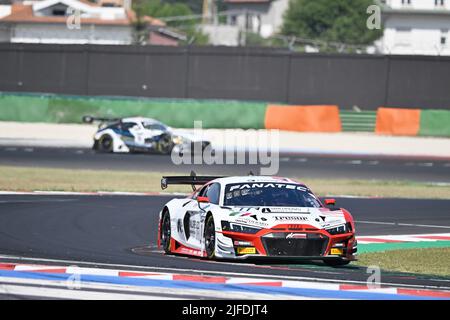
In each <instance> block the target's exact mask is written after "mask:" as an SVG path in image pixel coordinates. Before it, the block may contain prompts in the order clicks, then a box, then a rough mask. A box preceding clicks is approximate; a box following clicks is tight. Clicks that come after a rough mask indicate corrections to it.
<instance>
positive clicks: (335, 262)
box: [323, 258, 350, 267]
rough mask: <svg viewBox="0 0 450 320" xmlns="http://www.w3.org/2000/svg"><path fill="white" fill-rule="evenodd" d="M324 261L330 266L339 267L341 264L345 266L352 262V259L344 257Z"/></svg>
mask: <svg viewBox="0 0 450 320" xmlns="http://www.w3.org/2000/svg"><path fill="white" fill-rule="evenodd" d="M323 262H324V263H325V264H326V265H327V266H330V267H339V266H345V265H347V264H349V263H350V260H344V259H339V258H336V259H330V260H323Z"/></svg>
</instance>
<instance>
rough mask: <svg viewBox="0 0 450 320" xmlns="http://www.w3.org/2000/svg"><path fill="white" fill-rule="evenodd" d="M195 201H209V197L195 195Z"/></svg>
mask: <svg viewBox="0 0 450 320" xmlns="http://www.w3.org/2000/svg"><path fill="white" fill-rule="evenodd" d="M197 201H198V202H199V203H209V198H208V197H197Z"/></svg>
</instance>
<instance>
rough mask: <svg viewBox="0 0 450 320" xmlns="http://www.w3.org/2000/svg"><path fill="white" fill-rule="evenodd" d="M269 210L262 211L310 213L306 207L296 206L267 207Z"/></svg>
mask: <svg viewBox="0 0 450 320" xmlns="http://www.w3.org/2000/svg"><path fill="white" fill-rule="evenodd" d="M266 209H268V210H269V211H264V208H263V211H262V212H267V213H270V212H271V213H302V214H309V213H310V212H309V210H308V209H305V208H295V207H279V208H270V209H269V208H266Z"/></svg>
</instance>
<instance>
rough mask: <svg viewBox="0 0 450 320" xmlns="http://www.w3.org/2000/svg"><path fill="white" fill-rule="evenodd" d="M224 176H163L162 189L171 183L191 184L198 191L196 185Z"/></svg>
mask: <svg viewBox="0 0 450 320" xmlns="http://www.w3.org/2000/svg"><path fill="white" fill-rule="evenodd" d="M218 178H223V176H196V175H191V176H171V177H162V179H161V189H163V190H164V189H166V188H167V187H168V186H169V185H171V184H178V185H191V186H192V190H194V191H196V188H195V186H196V185H204V184H205V183H208V182H210V181H211V180H214V179H218Z"/></svg>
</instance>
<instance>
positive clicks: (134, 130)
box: [127, 122, 145, 147]
mask: <svg viewBox="0 0 450 320" xmlns="http://www.w3.org/2000/svg"><path fill="white" fill-rule="evenodd" d="M127 127H128V130H129V131H130V132H131V134H132V135H133V136H134V143H135V144H136V146H140V147H142V146H144V143H145V137H144V128H143V127H142V125H141V124H140V123H138V122H127Z"/></svg>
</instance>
